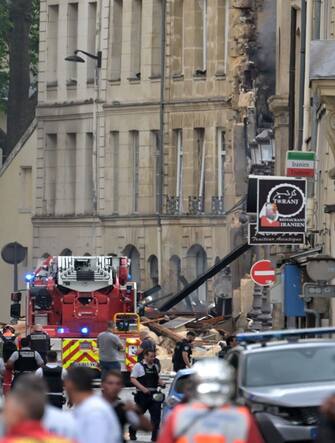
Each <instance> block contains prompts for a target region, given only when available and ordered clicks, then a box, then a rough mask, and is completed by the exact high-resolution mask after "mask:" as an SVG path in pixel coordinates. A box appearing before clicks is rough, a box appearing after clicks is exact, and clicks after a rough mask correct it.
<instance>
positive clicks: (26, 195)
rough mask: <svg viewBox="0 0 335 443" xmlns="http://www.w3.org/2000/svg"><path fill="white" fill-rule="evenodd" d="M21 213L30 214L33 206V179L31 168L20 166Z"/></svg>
mask: <svg viewBox="0 0 335 443" xmlns="http://www.w3.org/2000/svg"><path fill="white" fill-rule="evenodd" d="M20 179H21V180H20V181H21V205H20V211H21V212H31V210H32V204H33V177H32V167H31V166H21V168H20Z"/></svg>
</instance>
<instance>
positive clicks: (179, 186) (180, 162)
mask: <svg viewBox="0 0 335 443" xmlns="http://www.w3.org/2000/svg"><path fill="white" fill-rule="evenodd" d="M174 138H175V144H176V147H177V174H176V197H177V199H178V200H179V211H180V212H182V199H183V168H184V148H183V131H182V129H175V130H174Z"/></svg>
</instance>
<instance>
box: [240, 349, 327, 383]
mask: <svg viewBox="0 0 335 443" xmlns="http://www.w3.org/2000/svg"><path fill="white" fill-rule="evenodd" d="M330 381H335V345H332V346H322V347H321V346H320V347H316V346H309V347H308V346H306V347H304V348H299V349H274V350H273V352H269V351H265V352H255V353H252V354H250V355H248V356H247V358H246V366H245V372H244V383H243V384H244V385H245V386H246V387H264V386H276V385H290V384H296V383H315V382H330Z"/></svg>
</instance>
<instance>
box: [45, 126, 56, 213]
mask: <svg viewBox="0 0 335 443" xmlns="http://www.w3.org/2000/svg"><path fill="white" fill-rule="evenodd" d="M56 167H57V134H47V136H46V146H45V197H44V198H45V204H46V213H47V215H52V214H54V213H55V203H56Z"/></svg>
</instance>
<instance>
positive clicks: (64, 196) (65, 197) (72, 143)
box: [57, 133, 77, 215]
mask: <svg viewBox="0 0 335 443" xmlns="http://www.w3.org/2000/svg"><path fill="white" fill-rule="evenodd" d="M76 140H77V134H74V133H69V134H66V144H65V150H64V157H63V158H64V165H63V166H62V165H61V164H60V163H58V165H57V166H59V168H60V169H63V171H62V172H63V174H64V175H63V180H62V185H60V184H57V188H58V189H59V190H61V192H60V194H59V195H57V200H58V201H57V203H59V204H60V208H59V209H60V212H58V213H62V214H64V215H65V214H73V213H74V209H75V207H74V204H75V193H76ZM57 172H58V171H57ZM61 202H62V203H63V204H61Z"/></svg>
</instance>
